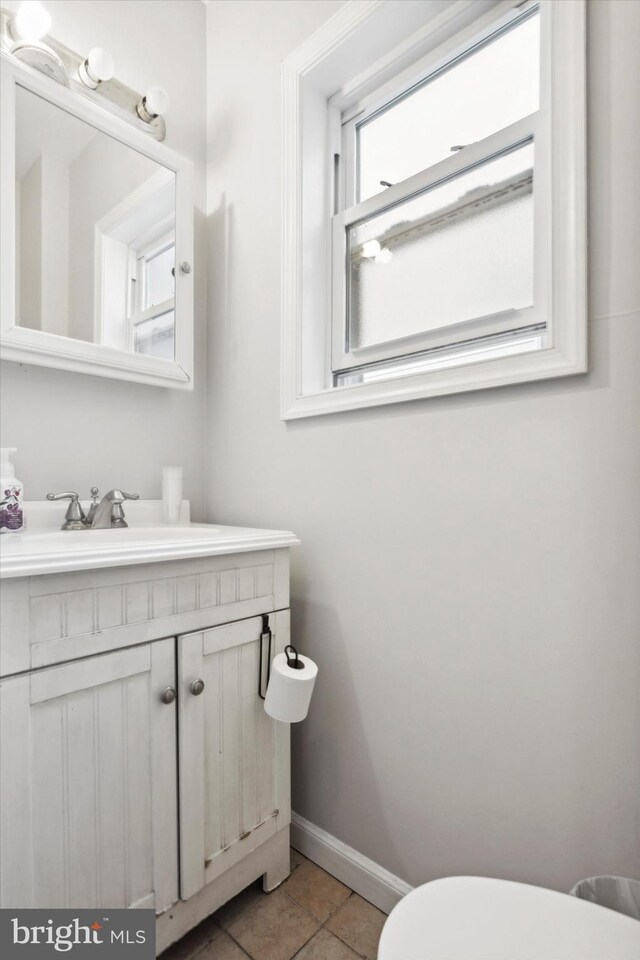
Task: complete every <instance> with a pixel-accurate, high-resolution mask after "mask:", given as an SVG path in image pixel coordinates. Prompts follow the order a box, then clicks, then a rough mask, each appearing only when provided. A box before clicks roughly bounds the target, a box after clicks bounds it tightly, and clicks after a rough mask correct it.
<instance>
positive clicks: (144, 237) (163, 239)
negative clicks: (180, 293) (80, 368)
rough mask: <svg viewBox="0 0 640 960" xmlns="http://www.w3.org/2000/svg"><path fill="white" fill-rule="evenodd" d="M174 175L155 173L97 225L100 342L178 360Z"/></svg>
mask: <svg viewBox="0 0 640 960" xmlns="http://www.w3.org/2000/svg"><path fill="white" fill-rule="evenodd" d="M175 246H176V238H175V200H174V182H173V174H172V173H170V172H169V171H168V170H160V171H156V172H155V173H154V174H153V176H152V177H150V178H149V179H148V180H147V181H145V182H144V183H143V184H141V185H140V186H139V187H138V188H137V189H136V190H135V191H133V193H131V194H130V195H129V196H127V197H125V198H124V200H123V201H122V202H121V203H119V204H118V205H117V206H116V207H114V208H113V209H112V210H110V211H109V213H108V214H107V215H106V217H104V218H103V220H102V221H101V222H100V223H98V224H97V225H96V250H97V256H96V275H97V276H99V277H100V282H99V284H97V289H96V302H95V324H96V341H97V342H100V343H104V344H105V345H107V346H113V347H116V348H118V349H120V350H128V351H132V352H134V353H143V354H146V355H148V356H155V357H162V358H164V359H166V360H173V359H174V346H175V344H174V339H175V338H174V320H175V276H174V274H175V270H174V268H175Z"/></svg>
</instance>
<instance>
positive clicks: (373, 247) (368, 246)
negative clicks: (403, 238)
mask: <svg viewBox="0 0 640 960" xmlns="http://www.w3.org/2000/svg"><path fill="white" fill-rule="evenodd" d="M379 253H380V244H379V242H378V241H377V240H366V241H365V242H364V243H363V244H362V256H363V257H366V258H367V260H369V259H370V258H371V257H377V256H378V254H379Z"/></svg>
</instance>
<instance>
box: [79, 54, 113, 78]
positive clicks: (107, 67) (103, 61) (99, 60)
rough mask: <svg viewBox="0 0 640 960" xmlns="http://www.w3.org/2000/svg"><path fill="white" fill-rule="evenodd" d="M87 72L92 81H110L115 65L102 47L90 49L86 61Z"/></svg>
mask: <svg viewBox="0 0 640 960" xmlns="http://www.w3.org/2000/svg"><path fill="white" fill-rule="evenodd" d="M86 63H87V72H88V73H89V76H90V77H91V78H92V79H93V80H98V81H99V82H100V83H103V82H104V81H105V80H111V78H112V76H113V74H114V73H115V69H116V68H115V64H114V62H113V57H112V56H111V54H110V53H108V52H107V51H106V50H104V49H103V48H102V47H92V48H91V50H89V56H88V57H87V60H86Z"/></svg>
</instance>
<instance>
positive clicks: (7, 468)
mask: <svg viewBox="0 0 640 960" xmlns="http://www.w3.org/2000/svg"><path fill="white" fill-rule="evenodd" d="M16 450H17V447H0V533H19V531H20V530H22V528H23V527H24V509H23V499H24V488H23V486H22V484H21V482H20V481H19V480H18V479H17V478H16V471H15V469H14V466H13V463H12V462H11V459H10V458H11V455H12V454H13V453H15V452H16Z"/></svg>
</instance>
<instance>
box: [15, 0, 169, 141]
mask: <svg viewBox="0 0 640 960" xmlns="http://www.w3.org/2000/svg"><path fill="white" fill-rule="evenodd" d="M50 30H51V15H50V13H49V11H48V10H47V7H46V5H45V4H42V3H40V2H39V0H23V3H21V4H20V6H19V8H18V9H17V11H16V12H15V13H13V12H9V11H7V10H5V9H4V8H2V9H1V10H0V50H1V51H2V53H3V54H8V55H9V56H10V57H11V58H14V59H15V60H19V61H20V62H21V63H23V64H26V66H28V67H31V68H32V69H33V70H38V71H39V72H40V73H43V74H44V75H45V76H47V77H49V78H50V79H52V80H55V81H56V82H57V83H60V84H62V85H63V86H65V87H69V88H70V89H71V90H72V91H73V92H74V93H77V94H80V95H82V96H86V97H88V98H89V99H91V100H93V102H94V103H99V104H100V106H101V107H103V108H105V109H107V110H109V111H110V112H111V113H114V114H115V115H116V116H118V117H120V119H123V120H126V122H127V123H130V124H132V125H133V126H135V127H136V128H137V129H138V130H140V131H141V132H143V133H145V134H147V135H148V136H150V137H153V138H154V140H159V141H161V140H164V138H165V136H166V126H165V122H164V116H163V115H164V114H165V113H166V112H167V110H168V109H169V97H168V95H167V93H166V92H165V91H164V90H163V89H162V87H149V89H148V90H147V92H146V94H145V95H144V96H142V97H141V96H140V93H139V92H138V91H136V90H132V89H131V88H130V87H127V86H125V84H123V83H120V81H119V80H117V78H116V77H115V66H114V63H113V58H112V56H111V54H110V53H109V52H108V51H107V50H105V49H104V48H103V47H92V48H91V49H90V50H89V53H88V54H87V55H86V56H85V55H84V54H78V53H76V52H75V50H71V49H70V48H69V47H66V46H65V45H64V44H62V43H60V42H59V41H58V40H56V39H55V37H53V36H51V34H50V33H49V31H50ZM43 38H46V42H44V39H43ZM107 81H109V82H107Z"/></svg>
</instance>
